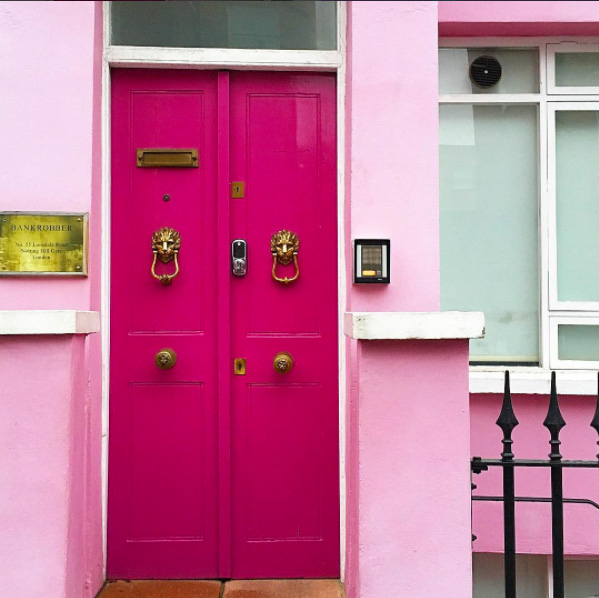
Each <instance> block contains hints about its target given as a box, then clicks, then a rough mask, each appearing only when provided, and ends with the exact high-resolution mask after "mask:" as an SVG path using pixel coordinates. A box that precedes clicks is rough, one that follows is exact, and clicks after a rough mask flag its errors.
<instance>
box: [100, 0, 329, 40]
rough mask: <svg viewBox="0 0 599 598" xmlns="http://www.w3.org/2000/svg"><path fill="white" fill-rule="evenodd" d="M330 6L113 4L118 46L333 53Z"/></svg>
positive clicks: (282, 0) (284, 2)
mask: <svg viewBox="0 0 599 598" xmlns="http://www.w3.org/2000/svg"><path fill="white" fill-rule="evenodd" d="M336 5H337V3H336V2H333V1H332V0H326V1H318V2H307V1H303V0H273V1H271V2H262V1H250V0H248V1H245V0H244V1H239V2H233V1H218V2H211V1H196V2H182V1H177V2H160V1H159V2H113V3H112V4H111V15H112V23H111V25H112V40H111V42H112V43H113V44H115V45H120V46H123V45H125V46H159V47H164V46H171V47H177V48H254V49H273V50H335V49H336V48H337V20H336V18H337V17H336V14H337V13H336V10H337V8H336Z"/></svg>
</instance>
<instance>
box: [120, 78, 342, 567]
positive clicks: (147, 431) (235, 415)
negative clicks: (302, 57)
mask: <svg viewBox="0 0 599 598" xmlns="http://www.w3.org/2000/svg"><path fill="white" fill-rule="evenodd" d="M112 102H113V116H112V140H113V141H112V266H111V267H112V270H111V271H112V275H111V276H112V279H111V285H112V296H111V390H110V393H111V396H110V448H109V504H108V511H109V512H108V515H109V533H108V577H109V578H217V577H223V576H226V577H229V576H231V577H234V578H247V577H337V576H338V575H339V490H338V485H339V466H338V380H337V378H338V349H337V342H338V341H337V330H338V328H337V326H338V324H337V318H338V314H337V218H336V155H335V153H336V140H335V130H336V124H335V78H334V76H333V75H330V74H294V73H245V72H233V73H226V72H220V73H216V72H199V71H153V70H125V69H123V70H117V71H115V73H114V76H113V95H112ZM227 131H228V138H227ZM138 148H197V149H198V155H199V167H198V168H140V167H138V166H137V162H136V150H137V149H138ZM231 181H243V182H244V183H245V196H244V197H243V198H240V199H230V198H229V197H228V196H229V193H228V192H227V190H228V188H229V184H230V182H231ZM165 196H168V198H167V199H168V201H166V200H165ZM164 226H168V227H172V228H174V229H176V230H177V231H179V232H180V235H181V249H180V253H179V265H180V274H179V275H178V276H177V277H176V278H174V279H173V280H172V283H171V284H170V285H162V284H161V283H160V281H159V280H156V279H155V278H153V277H152V276H151V274H150V268H151V265H152V259H153V253H152V247H151V238H152V233H153V232H154V231H156V230H158V229H160V228H161V227H164ZM281 229H289V230H291V231H292V232H294V233H296V234H297V235H298V236H299V241H300V246H299V252H298V254H297V259H298V264H299V268H300V276H299V278H298V280H296V281H294V282H290V283H289V284H282V283H280V282H277V281H275V280H273V277H272V274H271V271H272V266H273V256H272V254H271V236H272V235H273V233H276V232H277V231H279V230H281ZM235 238H243V239H246V240H247V242H248V257H249V264H248V272H247V275H246V276H244V277H239V278H238V277H235V276H232V274H231V273H230V270H229V261H228V251H229V245H230V242H231V240H232V239H235ZM217 248H220V249H218V251H219V252H220V253H219V255H217ZM223 252H227V256H226V258H225V259H226V261H225V260H223ZM156 270H157V272H158V274H163V273H171V272H173V270H174V264H173V263H172V262H171V263H169V264H161V263H158V264H157V266H156ZM276 272H277V274H278V275H279V276H280V277H288V278H291V277H293V275H294V272H295V266H294V264H293V262H292V263H291V264H289V265H282V264H277V269H276ZM229 303H230V313H229V310H228V307H227V305H228V304H229ZM229 344H230V346H231V354H228V345H229ZM165 348H170V349H173V350H174V351H175V352H176V354H177V358H178V360H177V363H176V365H175V366H174V367H173V368H172V369H168V370H161V369H159V368H158V367H157V366H156V364H155V362H154V356H155V355H156V353H157V352H158V351H160V350H162V349H165ZM279 351H287V352H289V353H290V354H291V355H292V357H293V359H294V366H293V368H292V370H291V371H290V372H289V373H286V374H280V373H277V372H276V371H275V370H274V368H273V359H274V356H275V355H276V354H277V352H279ZM236 357H243V358H245V359H246V360H247V373H246V375H244V376H240V375H232V371H233V359H234V358H236ZM229 438H230V441H229ZM219 489H220V496H219ZM219 555H220V556H219Z"/></svg>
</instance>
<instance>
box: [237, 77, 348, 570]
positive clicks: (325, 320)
mask: <svg viewBox="0 0 599 598" xmlns="http://www.w3.org/2000/svg"><path fill="white" fill-rule="evenodd" d="M230 101H231V122H230V137H231V144H230V151H231V178H232V180H234V181H245V183H246V185H245V197H244V198H243V199H236V200H232V202H231V232H232V238H243V239H246V240H247V243H248V272H247V275H246V276H244V277H242V278H238V279H234V280H232V281H231V309H232V311H231V349H232V352H233V356H234V357H245V358H246V359H247V373H246V375H245V376H237V375H234V376H232V382H231V394H232V408H231V455H232V456H231V459H232V495H233V496H234V497H235V498H234V499H233V501H232V515H233V524H232V525H233V529H232V533H233V542H232V554H233V559H232V563H233V576H234V577H241V578H243V577H336V576H338V575H339V471H338V358H337V355H338V353H337V279H338V277H337V218H336V209H337V208H336V196H337V194H336V169H335V152H336V140H335V78H334V76H332V75H329V74H322V75H314V74H310V75H307V74H289V73H286V74H281V73H232V74H231V99H230ZM281 229H289V230H291V231H292V232H294V233H296V234H297V235H298V236H299V242H300V246H299V252H298V256H297V257H298V264H299V268H300V276H299V279H298V280H296V281H294V282H291V283H289V284H281V283H280V282H277V281H275V280H273V278H272V274H271V269H272V263H273V258H272V254H271V250H270V240H271V236H272V235H273V233H276V232H277V231H279V230H281ZM277 275H278V276H279V277H285V276H286V277H288V278H291V277H293V275H294V265H293V263H291V264H289V265H281V264H277ZM279 351H287V352H289V353H290V354H291V355H292V357H293V359H294V361H295V363H294V366H293V369H292V370H291V371H290V372H288V373H286V374H280V373H277V372H276V371H275V370H274V368H273V359H274V357H275V355H276V354H277V352H279Z"/></svg>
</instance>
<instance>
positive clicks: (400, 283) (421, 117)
mask: <svg viewBox="0 0 599 598" xmlns="http://www.w3.org/2000/svg"><path fill="white" fill-rule="evenodd" d="M436 5H437V3H436V2H352V3H351V40H350V44H351V45H350V49H349V53H350V55H351V79H350V81H349V89H348V94H349V98H350V101H351V116H350V118H351V137H350V142H351V157H350V162H349V163H348V167H349V168H350V169H351V181H350V185H349V186H350V188H349V196H350V197H351V235H352V238H361V237H362V238H364V237H366V238H368V237H374V238H390V239H391V284H390V285H355V286H353V287H352V288H351V291H350V307H351V310H352V311H404V310H405V311H434V310H438V309H439V240H438V237H439V205H438V204H439V192H438V187H439V182H438V160H437V151H438V150H437V129H438V107H437V94H438V91H437V89H438V84H437V6H436Z"/></svg>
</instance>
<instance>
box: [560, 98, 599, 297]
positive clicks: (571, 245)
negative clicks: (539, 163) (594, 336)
mask: <svg viewBox="0 0 599 598" xmlns="http://www.w3.org/2000/svg"><path fill="white" fill-rule="evenodd" d="M556 144H557V145H556V154H557V157H556V161H557V162H556V177H557V188H556V194H557V269H558V270H557V281H558V297H559V299H560V300H561V301H599V276H598V273H599V235H598V234H597V223H598V222H599V163H598V162H597V156H599V112H596V111H591V110H589V111H575V112H565V111H562V112H557V113H556Z"/></svg>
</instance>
